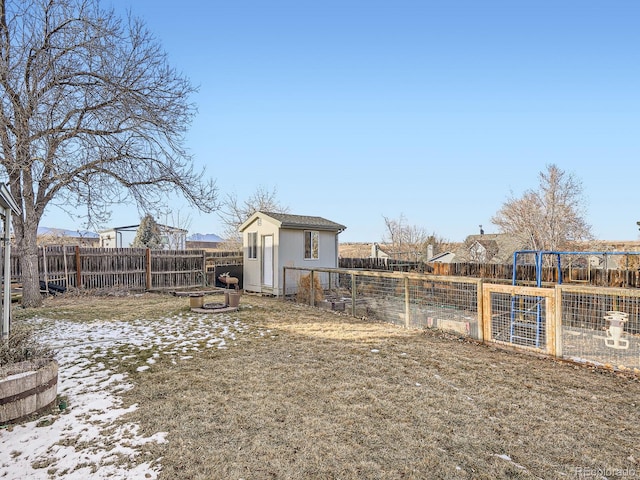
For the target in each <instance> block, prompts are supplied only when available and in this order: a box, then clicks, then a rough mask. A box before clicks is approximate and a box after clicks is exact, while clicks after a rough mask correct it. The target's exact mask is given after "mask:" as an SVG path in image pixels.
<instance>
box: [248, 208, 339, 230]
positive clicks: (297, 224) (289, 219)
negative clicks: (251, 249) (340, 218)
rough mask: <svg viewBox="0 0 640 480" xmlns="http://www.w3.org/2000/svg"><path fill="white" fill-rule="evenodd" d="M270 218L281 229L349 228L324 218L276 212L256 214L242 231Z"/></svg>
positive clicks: (249, 219)
mask: <svg viewBox="0 0 640 480" xmlns="http://www.w3.org/2000/svg"><path fill="white" fill-rule="evenodd" d="M264 216H266V217H269V218H271V219H273V220H275V222H276V223H277V224H278V226H279V227H280V228H292V229H300V230H306V229H309V230H310V229H313V230H325V231H330V232H341V231H343V230H345V229H346V228H347V227H345V226H344V225H341V224H339V223H336V222H332V221H331V220H327V219H326V218H322V217H313V216H308V215H291V214H289V213H274V212H256V213H254V214H253V215H251V216H250V217H249V218H248V219H247V220H246V221H245V222H244V223H243V224H242V225H240V229H239V230H240V231H241V232H242V231H243V230H244V229H246V228H247V227H248V226H249V225H250V224H251V223H253V221H254V220H255V219H256V218H259V217H264Z"/></svg>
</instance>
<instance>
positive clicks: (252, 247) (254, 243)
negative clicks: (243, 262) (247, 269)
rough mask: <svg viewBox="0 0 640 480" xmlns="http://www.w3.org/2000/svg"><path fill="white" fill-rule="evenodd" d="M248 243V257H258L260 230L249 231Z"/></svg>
mask: <svg viewBox="0 0 640 480" xmlns="http://www.w3.org/2000/svg"><path fill="white" fill-rule="evenodd" d="M247 243H248V245H249V255H248V258H258V232H249V233H248V237H247Z"/></svg>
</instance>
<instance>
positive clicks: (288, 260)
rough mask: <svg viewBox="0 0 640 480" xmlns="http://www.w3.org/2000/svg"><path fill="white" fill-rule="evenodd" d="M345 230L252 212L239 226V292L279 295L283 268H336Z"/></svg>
mask: <svg viewBox="0 0 640 480" xmlns="http://www.w3.org/2000/svg"><path fill="white" fill-rule="evenodd" d="M345 228H346V227H345V226H344V225H340V224H339V223H335V222H332V221H330V220H326V219H324V218H322V217H310V216H306V215H290V214H286V213H271V212H256V213H254V214H253V215H251V217H249V219H248V220H247V221H246V222H244V223H243V224H242V225H240V232H241V233H242V251H243V257H244V259H243V260H244V261H243V265H244V267H243V288H244V290H246V291H250V292H258V293H268V294H272V295H277V296H281V295H282V294H283V291H282V286H283V278H282V272H283V267H309V268H336V267H337V266H338V235H339V234H340V232H342V231H344V229H345Z"/></svg>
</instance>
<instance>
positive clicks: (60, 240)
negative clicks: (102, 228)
mask: <svg viewBox="0 0 640 480" xmlns="http://www.w3.org/2000/svg"><path fill="white" fill-rule="evenodd" d="M38 245H78V246H80V247H98V246H100V236H99V235H98V234H97V233H95V232H89V231H86V230H84V231H83V230H66V229H64V228H50V227H38Z"/></svg>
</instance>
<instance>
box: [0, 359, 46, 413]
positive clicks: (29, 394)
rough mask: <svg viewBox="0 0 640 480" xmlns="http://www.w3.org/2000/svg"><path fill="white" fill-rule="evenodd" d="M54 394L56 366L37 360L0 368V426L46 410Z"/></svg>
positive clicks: (43, 360)
mask: <svg viewBox="0 0 640 480" xmlns="http://www.w3.org/2000/svg"><path fill="white" fill-rule="evenodd" d="M57 393H58V362H57V361H55V360H53V359H41V360H37V361H27V362H20V363H15V364H12V365H9V366H6V367H2V368H0V424H2V423H10V422H16V421H19V420H21V419H23V418H25V417H28V416H29V415H32V414H34V413H37V412H39V411H41V410H44V409H46V408H48V407H50V406H51V405H52V404H53V403H55V401H56V396H57Z"/></svg>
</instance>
